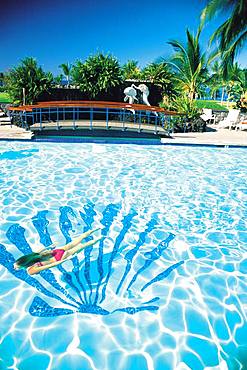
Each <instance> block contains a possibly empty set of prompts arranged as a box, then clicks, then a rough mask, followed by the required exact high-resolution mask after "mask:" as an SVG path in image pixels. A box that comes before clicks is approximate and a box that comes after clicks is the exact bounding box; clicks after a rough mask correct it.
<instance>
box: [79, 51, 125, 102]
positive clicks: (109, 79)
mask: <svg viewBox="0 0 247 370" xmlns="http://www.w3.org/2000/svg"><path fill="white" fill-rule="evenodd" d="M72 75H73V79H74V81H75V83H76V84H77V85H78V86H79V87H80V89H81V90H82V91H83V92H85V93H86V94H87V95H88V96H89V98H90V99H93V98H97V97H98V96H100V95H101V94H102V93H109V92H110V91H111V89H112V88H114V87H116V86H118V85H120V83H121V82H122V73H121V68H120V65H119V63H118V61H117V59H116V58H114V57H113V56H111V55H104V54H102V53H99V54H96V55H94V56H90V57H89V58H88V59H87V60H86V61H85V62H84V63H83V62H81V61H77V62H76V64H75V66H74V67H73V69H72Z"/></svg>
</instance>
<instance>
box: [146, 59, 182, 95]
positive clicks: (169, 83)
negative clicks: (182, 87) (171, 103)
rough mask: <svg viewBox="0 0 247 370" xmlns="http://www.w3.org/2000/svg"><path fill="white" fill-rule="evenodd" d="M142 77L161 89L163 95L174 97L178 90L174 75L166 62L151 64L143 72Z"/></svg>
mask: <svg viewBox="0 0 247 370" xmlns="http://www.w3.org/2000/svg"><path fill="white" fill-rule="evenodd" d="M142 77H143V78H144V79H146V80H148V81H150V82H151V83H152V84H153V85H156V86H158V87H160V88H161V91H162V94H163V95H165V96H168V97H169V98H171V97H173V96H174V94H175V92H176V89H175V83H174V78H173V74H172V73H171V72H170V70H169V68H168V65H167V63H166V62H160V63H150V64H149V65H147V67H145V68H144V69H143V71H142Z"/></svg>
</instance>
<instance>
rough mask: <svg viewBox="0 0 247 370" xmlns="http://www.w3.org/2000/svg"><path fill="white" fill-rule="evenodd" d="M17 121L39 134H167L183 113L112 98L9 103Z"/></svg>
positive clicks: (12, 115) (14, 121)
mask: <svg viewBox="0 0 247 370" xmlns="http://www.w3.org/2000/svg"><path fill="white" fill-rule="evenodd" d="M9 112H10V116H11V118H12V121H13V123H14V124H17V125H18V126H21V127H23V128H26V129H28V130H31V131H32V132H33V133H34V134H35V135H37V136H38V135H73V136H125V137H128V136H130V137H133V136H153V135H158V136H167V135H168V134H169V133H170V132H171V131H172V130H173V126H174V122H175V119H176V117H178V116H180V115H179V113H177V112H173V111H168V110H165V109H163V108H161V107H157V106H147V105H144V104H128V103H118V102H108V101H49V102H39V103H37V104H35V105H25V106H19V107H14V106H11V107H9Z"/></svg>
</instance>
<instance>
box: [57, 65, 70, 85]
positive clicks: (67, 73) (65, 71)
mask: <svg viewBox="0 0 247 370" xmlns="http://www.w3.org/2000/svg"><path fill="white" fill-rule="evenodd" d="M59 68H61V70H62V72H63V75H64V76H65V78H66V80H67V86H69V84H70V74H71V69H72V66H71V64H69V63H62V64H61V65H60V66H59Z"/></svg>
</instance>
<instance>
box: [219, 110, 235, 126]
mask: <svg viewBox="0 0 247 370" xmlns="http://www.w3.org/2000/svg"><path fill="white" fill-rule="evenodd" d="M239 113H240V110H238V109H229V112H228V115H227V117H226V118H225V119H223V120H222V121H220V122H219V124H218V127H219V128H227V127H229V130H231V128H232V127H235V126H236V124H237V120H238V116H239Z"/></svg>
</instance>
